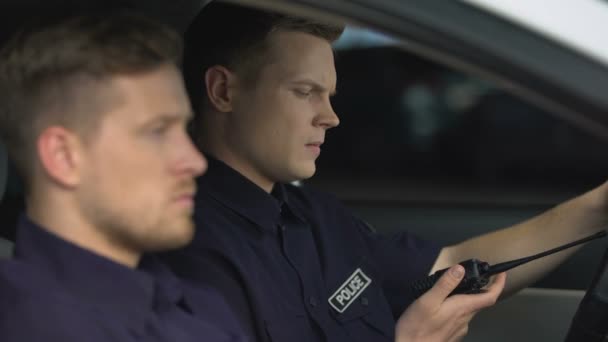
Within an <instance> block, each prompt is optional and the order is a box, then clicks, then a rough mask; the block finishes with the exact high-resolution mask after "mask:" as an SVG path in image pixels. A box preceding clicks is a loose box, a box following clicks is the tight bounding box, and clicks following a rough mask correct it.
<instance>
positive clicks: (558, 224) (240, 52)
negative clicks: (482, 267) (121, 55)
mask: <svg viewBox="0 0 608 342" xmlns="http://www.w3.org/2000/svg"><path fill="white" fill-rule="evenodd" d="M226 23H234V24H226ZM341 32H342V28H341V27H334V26H331V25H325V24H319V23H315V22H312V21H309V20H305V19H301V18H292V17H289V16H285V15H280V14H276V13H269V12H264V11H260V10H254V9H246V8H241V7H238V6H235V5H230V4H226V3H221V2H212V3H211V4H209V5H207V7H206V8H204V9H203V10H202V11H201V13H200V14H199V15H198V17H197V18H196V19H195V21H194V23H193V24H192V25H191V27H190V28H189V30H188V32H187V34H186V56H185V66H184V67H185V76H186V83H187V87H188V90H189V93H190V95H191V100H192V101H193V105H194V107H195V110H196V111H197V113H198V116H197V117H196V120H195V122H194V127H193V128H194V134H195V135H194V138H195V140H196V143H197V145H198V146H199V147H200V148H201V149H202V150H203V151H204V152H205V153H206V155H208V156H210V158H209V170H208V172H207V174H205V175H204V176H203V177H200V178H199V189H200V190H199V192H198V194H197V197H196V199H195V202H196V207H195V222H196V224H197V231H196V236H195V239H194V241H193V243H192V244H191V245H189V246H188V247H186V248H185V249H182V250H180V251H179V252H177V253H173V254H171V255H170V256H168V258H167V260H168V261H169V262H170V264H171V265H172V267H173V269H174V270H175V271H176V272H177V273H178V274H179V275H181V276H182V277H183V278H184V279H185V280H186V281H188V282H189V283H191V284H195V285H196V284H199V285H205V286H208V285H211V286H213V287H215V288H217V289H218V290H219V291H221V292H223V293H224V295H225V297H226V299H227V300H228V301H229V302H230V304H231V306H232V307H233V308H234V309H235V311H237V312H239V313H240V315H241V317H240V318H241V321H242V323H243V324H244V325H245V326H246V327H247V330H248V333H249V334H250V336H251V337H252V338H253V339H254V340H256V341H302V342H304V341H306V342H310V341H389V340H392V339H393V338H396V339H397V340H399V341H457V340H460V339H461V338H462V336H464V335H465V334H466V332H467V327H468V323H469V321H470V320H471V319H472V317H473V316H474V315H475V313H477V312H478V311H479V310H481V309H482V308H485V307H487V306H490V305H492V304H493V303H494V302H495V301H496V300H497V298H498V296H499V295H500V294H501V291H502V290H503V287H504V286H505V274H504V273H502V274H499V275H498V276H496V277H495V279H494V283H493V284H492V285H490V287H489V288H488V289H487V292H485V293H481V294H474V295H455V296H448V295H449V294H450V292H451V291H452V290H453V289H454V287H455V286H456V285H457V284H458V282H459V281H460V279H461V278H462V271H463V269H462V267H460V266H453V267H452V268H451V269H450V271H449V272H446V273H445V274H444V275H443V277H442V278H441V279H440V280H439V281H438V282H437V283H436V284H435V286H434V287H433V288H432V289H431V290H429V291H428V292H426V293H425V294H424V295H422V296H421V297H420V298H418V299H416V300H414V299H415V298H413V297H412V296H411V293H410V292H409V291H408V286H409V285H410V284H411V283H412V282H413V281H415V280H417V279H420V278H423V277H425V276H426V275H428V274H429V273H433V272H434V271H436V270H439V269H444V268H447V267H450V266H452V265H455V264H457V263H458V262H460V261H463V260H466V259H470V258H479V259H482V260H484V261H488V262H490V263H495V262H500V261H504V260H509V259H515V258H518V257H520V256H524V255H530V254H534V253H536V252H538V251H541V250H545V249H548V248H551V247H554V246H557V245H559V244H561V243H563V242H567V241H570V240H574V239H576V238H578V237H582V236H584V235H586V234H588V233H590V232H594V231H598V230H600V229H601V227H602V226H603V225H604V224H605V223H606V214H605V210H604V208H605V207H604V205H605V202H606V198H605V197H606V193H607V190H606V185H604V186H602V187H600V188H598V189H596V190H594V191H591V192H589V193H587V194H584V195H582V196H581V197H579V198H576V199H574V200H572V201H569V202H567V203H565V204H562V205H560V206H558V207H557V208H555V209H553V210H550V211H549V212H547V213H544V214H542V215H540V216H538V217H535V218H532V219H531V220H528V221H526V222H523V223H521V224H519V225H517V226H515V227H510V228H507V229H504V230H500V231H497V232H494V233H491V234H487V235H484V236H480V237H477V238H474V239H471V240H468V241H464V242H462V243H460V244H457V245H454V246H440V245H437V244H435V243H433V242H429V241H423V240H420V239H418V238H416V237H415V236H412V235H411V234H408V233H401V234H398V235H395V236H382V235H380V234H378V233H376V232H375V231H374V230H373V229H372V228H370V227H369V226H368V225H366V224H365V223H364V222H362V221H361V220H359V219H357V218H356V217H354V216H353V215H352V214H351V213H350V212H349V211H348V210H347V209H346V208H345V207H344V206H343V205H341V204H340V203H339V202H338V201H336V200H335V199H334V198H332V197H331V196H329V195H327V194H324V193H320V192H317V191H315V190H313V189H309V188H306V187H302V188H300V187H296V186H293V185H290V184H289V183H290V182H292V181H295V180H302V179H306V178H309V177H311V176H312V175H313V174H314V173H315V160H316V158H317V157H318V156H319V153H320V151H321V145H322V144H323V142H324V140H325V133H326V132H327V130H329V129H330V128H333V127H336V126H337V125H338V124H339V119H338V117H337V115H336V114H335V113H334V111H333V109H332V106H331V104H330V96H331V95H332V94H333V93H334V92H335V88H336V81H337V80H336V72H335V68H334V59H333V57H334V56H333V51H332V48H331V42H332V41H334V40H335V39H337V38H338V37H339V36H340V34H341ZM206 52H213V53H212V54H207V53H206ZM370 120H373V118H370ZM497 246H500V248H497ZM571 252H572V250H570V251H569V252H563V253H561V254H559V255H556V256H551V257H547V258H545V259H543V260H542V261H537V262H535V263H532V264H528V265H525V266H521V267H520V268H517V269H515V270H513V271H510V274H509V276H508V279H509V280H508V282H506V287H504V288H505V293H512V292H514V291H517V290H518V289H521V288H523V287H525V286H527V285H528V284H531V283H532V282H534V281H535V280H537V279H539V278H540V277H542V276H543V275H544V274H545V273H547V272H548V271H549V270H551V269H552V268H553V267H555V266H556V265H557V264H559V263H560V262H561V261H562V260H564V259H565V258H566V257H567V255H569V253H571Z"/></svg>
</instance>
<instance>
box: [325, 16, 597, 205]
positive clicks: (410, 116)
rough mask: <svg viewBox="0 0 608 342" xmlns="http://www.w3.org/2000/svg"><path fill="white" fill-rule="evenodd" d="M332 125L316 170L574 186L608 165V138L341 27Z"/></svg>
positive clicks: (445, 181) (382, 39)
mask: <svg viewBox="0 0 608 342" xmlns="http://www.w3.org/2000/svg"><path fill="white" fill-rule="evenodd" d="M335 49H336V68H337V73H338V92H337V95H336V96H335V97H334V98H333V105H334V108H335V110H336V112H337V113H338V115H339V116H340V117H341V119H342V120H341V124H340V127H338V128H336V129H334V130H332V131H330V132H329V133H328V139H327V142H326V144H325V145H324V149H323V153H322V155H321V158H320V160H319V172H318V174H317V176H316V178H317V180H323V179H327V180H329V179H335V178H339V179H341V180H345V179H353V180H357V181H374V180H378V181H380V180H386V179H392V180H398V181H415V182H416V183H418V184H429V185H444V186H445V185H447V186H449V185H459V186H466V187H467V188H469V189H475V188H487V187H499V188H511V189H512V188H513V187H516V188H520V189H522V190H525V189H545V190H550V191H553V192H556V191H563V192H567V193H576V192H580V191H582V190H584V189H587V188H589V187H592V186H594V185H597V184H599V183H600V182H601V181H603V180H604V178H605V177H606V175H607V174H608V172H607V171H608V160H607V159H606V158H604V157H603V153H604V152H603V151H604V150H605V148H606V147H608V141H606V140H603V139H601V138H598V137H595V136H593V135H591V134H590V133H588V132H586V131H583V130H582V129H580V128H578V127H576V126H574V125H573V124H571V123H569V122H566V121H563V120H562V119H560V118H558V117H557V116H556V115H553V114H552V113H551V112H547V111H545V110H543V109H541V108H538V107H536V106H534V105H531V104H529V103H527V102H526V101H523V100H521V99H519V98H518V97H516V96H514V95H511V94H509V93H508V92H506V91H504V90H501V89H499V88H497V87H495V86H493V85H492V84H491V83H488V82H486V81H484V80H480V79H478V78H475V77H473V76H469V75H466V74H463V73H460V72H458V71H455V70H452V69H450V68H447V67H444V66H442V65H439V64H436V63H434V62H431V61H429V60H426V59H423V58H420V57H417V56H415V55H412V54H410V53H408V52H406V51H405V50H403V49H401V48H400V47H399V46H398V43H397V42H396V40H394V39H391V38H389V37H387V36H385V35H382V34H380V33H377V32H373V31H369V30H365V29H358V28H354V27H349V28H348V29H347V30H346V31H345V34H344V35H343V37H342V38H341V39H340V40H339V41H337V42H336V43H335Z"/></svg>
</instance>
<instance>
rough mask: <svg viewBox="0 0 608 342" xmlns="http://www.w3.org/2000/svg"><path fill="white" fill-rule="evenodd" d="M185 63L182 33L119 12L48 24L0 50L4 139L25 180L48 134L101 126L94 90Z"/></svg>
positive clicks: (32, 28)
mask: <svg viewBox="0 0 608 342" xmlns="http://www.w3.org/2000/svg"><path fill="white" fill-rule="evenodd" d="M181 56H182V41H181V38H180V36H179V34H177V33H176V32H174V31H173V30H172V29H170V28H168V27H166V26H163V25H161V24H159V23H156V22H154V21H151V20H149V19H147V18H144V17H142V16H140V15H136V14H133V13H127V12H122V11H121V12H114V13H106V14H97V15H91V14H89V15H78V16H71V17H69V18H67V17H66V18H62V19H59V18H53V19H45V20H44V21H39V22H38V23H37V24H35V25H30V26H29V27H28V28H27V29H24V30H22V31H20V32H19V33H17V34H16V35H15V36H14V37H12V39H11V40H10V41H9V42H8V43H7V44H6V46H5V47H4V48H3V49H2V51H0V135H1V137H2V139H3V140H4V142H5V144H6V147H7V150H8V152H9V155H10V156H11V158H12V159H13V161H14V162H15V165H16V166H17V168H18V169H19V171H20V173H21V174H22V175H23V176H24V177H26V178H27V177H29V176H30V174H29V173H30V172H31V170H32V163H33V162H34V160H35V155H36V154H35V141H36V137H37V136H38V135H39V134H40V132H41V131H42V130H43V129H44V128H45V127H48V126H49V125H54V124H58V125H63V126H66V127H69V128H74V127H80V126H79V125H81V124H82V123H86V125H87V126H91V122H96V120H97V119H98V116H99V113H98V112H99V111H100V110H99V109H100V108H95V105H96V104H98V103H99V102H101V100H98V99H96V95H98V94H96V93H95V92H94V91H93V92H92V93H91V92H90V90H91V89H93V90H94V89H95V88H94V87H95V86H96V85H97V84H101V83H103V82H104V81H107V80H108V79H109V78H110V77H112V76H117V75H129V74H138V73H144V72H147V71H152V70H154V69H156V68H158V67H161V66H162V65H165V64H167V63H173V64H175V65H179V64H180V61H181ZM92 87H93V88H92ZM87 91H89V92H87ZM96 100H98V101H96ZM78 103H80V104H81V105H80V106H77V105H78ZM89 104H90V105H89ZM83 107H85V108H87V110H85V111H82V110H81V109H82V108H83ZM90 107H93V108H90Z"/></svg>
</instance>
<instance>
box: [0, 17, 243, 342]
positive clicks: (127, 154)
mask: <svg viewBox="0 0 608 342" xmlns="http://www.w3.org/2000/svg"><path fill="white" fill-rule="evenodd" d="M181 45H182V43H181V40H180V38H179V36H178V35H177V34H176V33H175V32H173V31H172V30H170V29H168V28H166V27H164V26H161V25H159V24H157V23H154V22H152V21H149V20H147V19H145V18H142V17H140V16H136V15H131V14H113V15H108V16H105V15H89V16H77V17H71V18H69V19H64V20H61V21H47V22H46V23H44V24H39V25H37V26H35V27H31V28H30V29H28V30H25V31H22V32H21V33H19V34H18V35H16V36H15V37H14V38H13V39H12V40H11V41H10V42H9V43H8V44H7V45H6V46H5V47H4V48H3V50H2V52H1V53H0V128H1V131H0V133H1V136H2V139H3V140H4V142H5V143H6V146H7V149H8V152H9V155H10V156H11V157H12V159H13V161H14V162H15V165H16V166H17V168H18V170H19V172H20V175H21V176H22V177H23V180H24V183H25V188H26V189H25V190H26V204H27V210H26V213H25V214H24V215H23V216H22V218H21V219H20V221H19V226H18V230H17V238H16V243H15V251H14V256H13V258H12V259H11V260H6V261H3V262H1V263H0V340H2V341H4V342H12V341H15V342H23V341H31V342H34V341H62V342H70V341H74V342H76V341H78V342H81V341H87V342H101V341H171V342H177V341H184V342H190V341H192V342H193V341H200V340H201V339H203V338H204V339H205V340H206V341H237V340H240V337H239V332H238V328H237V327H236V326H235V325H233V324H235V321H234V320H233V319H232V318H231V316H230V314H229V311H228V310H227V309H226V307H225V304H224V302H223V301H222V300H221V298H220V297H219V296H218V295H217V294H215V293H213V292H210V291H208V290H205V289H203V288H199V289H198V290H196V291H190V290H189V289H188V288H186V287H184V286H182V285H181V284H180V282H179V281H178V279H177V278H175V277H174V276H173V275H172V273H171V272H170V271H169V270H168V269H167V268H166V267H165V266H163V265H162V264H161V263H160V262H158V261H157V260H156V259H154V258H151V257H150V258H142V254H143V253H145V252H155V251H162V250H168V249H172V248H177V247H180V246H183V245H184V244H186V243H188V242H189V241H190V240H191V238H192V235H193V223H192V219H191V215H192V211H193V196H194V192H195V189H196V185H195V182H194V177H196V176H199V175H200V174H202V173H203V172H204V171H205V169H206V166H207V165H206V161H205V159H204V158H203V156H202V155H201V154H200V153H199V152H198V151H197V150H196V149H195V148H194V146H193V145H192V143H191V141H190V140H189V137H188V135H187V134H186V131H185V125H186V122H187V121H188V120H189V119H190V116H191V107H190V104H189V101H188V100H187V95H186V92H185V89H184V86H183V80H182V77H181V74H180V72H179V69H178V62H180V59H181ZM205 310H207V311H205ZM210 314H212V315H213V316H214V317H213V319H214V321H215V322H214V323H213V324H212V323H210V322H209V321H208V320H207V319H206V318H205V317H207V316H205V315H210Z"/></svg>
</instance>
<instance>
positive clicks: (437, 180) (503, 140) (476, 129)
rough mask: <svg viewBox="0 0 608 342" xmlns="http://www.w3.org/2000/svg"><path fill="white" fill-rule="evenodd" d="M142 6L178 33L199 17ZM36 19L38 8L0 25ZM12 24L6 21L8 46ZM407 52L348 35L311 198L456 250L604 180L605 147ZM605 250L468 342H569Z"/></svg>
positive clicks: (6, 249) (2, 184) (2, 209)
mask: <svg viewBox="0 0 608 342" xmlns="http://www.w3.org/2000/svg"><path fill="white" fill-rule="evenodd" d="M203 2H204V1H203ZM242 2H243V3H245V4H246V5H249V4H250V3H251V2H252V1H242ZM138 5H139V6H142V7H145V8H144V10H145V11H147V12H148V13H149V14H151V15H152V16H155V17H158V18H161V19H162V20H164V21H165V22H168V23H170V24H172V25H174V26H175V27H177V28H178V29H180V30H182V31H183V30H184V28H185V27H186V26H187V22H188V20H189V19H190V18H191V17H193V16H194V14H195V13H196V11H197V10H198V9H199V8H200V7H201V6H202V3H201V1H187V0H181V1H177V2H174V4H173V5H172V6H171V7H170V9H169V10H167V8H166V6H162V2H161V1H149V2H148V4H143V2H141V3H138ZM37 6H40V3H39V2H37V1H31V0H30V1H29V2H25V3H22V4H21V5H20V7H19V9H12V8H11V9H9V11H2V12H4V13H10V11H15V13H16V12H17V11H19V12H21V11H23V10H24V9H25V11H26V12H27V11H34V10H33V8H39V7H37ZM268 6H270V7H271V8H277V9H281V8H282V7H281V6H280V5H277V2H273V1H268V2H267V4H266V7H268ZM38 10H39V9H38ZM302 13H307V14H308V15H313V16H314V15H315V14H317V13H318V11H317V12H315V11H312V10H310V11H302ZM2 17H6V15H3V16H2ZM323 18H324V19H327V18H333V17H332V16H327V17H323ZM15 21H18V20H17V19H15V17H13V18H12V19H11V20H10V24H9V23H8V21H5V23H4V24H3V25H2V26H1V27H0V28H1V29H2V32H1V33H0V36H1V37H5V36H7V35H8V32H9V31H10V29H9V27H12V26H11V25H14V24H15ZM402 38H403V37H400V36H397V35H395V34H390V33H387V32H386V31H383V30H379V29H377V28H375V27H373V26H367V25H364V24H362V23H361V22H359V21H357V20H352V21H349V25H348V27H347V30H346V32H345V34H344V36H343V37H342V38H341V39H340V40H339V41H337V42H336V43H335V47H334V48H335V51H336V69H337V73H338V91H337V95H336V96H335V97H334V98H333V100H332V104H333V105H334V108H335V111H336V112H337V113H338V115H340V118H341V125H340V127H339V128H336V129H334V130H332V131H330V132H329V133H328V138H327V143H326V144H325V145H324V146H323V148H324V150H323V153H322V154H321V157H320V159H319V161H318V170H319V171H318V174H317V175H316V176H315V177H314V178H313V179H311V180H307V181H305V182H304V183H303V184H304V186H314V187H317V188H320V189H322V190H325V191H328V192H331V193H333V194H334V195H336V196H337V197H338V198H339V199H340V200H342V201H343V202H344V203H345V204H346V205H347V206H349V207H350V208H352V209H353V211H354V212H355V213H356V214H357V215H359V216H360V217H361V218H362V219H364V220H365V221H367V222H369V223H370V224H371V225H372V226H374V227H375V228H376V229H377V230H378V231H379V232H383V233H391V232H396V231H400V230H409V231H411V232H413V233H416V234H418V235H419V236H421V237H424V238H428V239H433V240H435V241H438V242H440V243H443V244H446V245H447V244H451V243H455V242H458V241H462V240H463V239H466V238H468V237H472V236H475V235H478V234H481V233H484V232H488V231H491V230H494V229H498V228H501V227H506V226H509V225H511V224H515V223H517V222H520V221H522V220H525V219H526V218H529V217H532V216H533V215H535V214H538V213H540V212H542V211H544V210H546V209H549V208H551V207H552V206H554V205H556V204H558V203H560V202H562V201H564V200H566V199H568V198H571V197H573V196H575V195H576V194H580V193H582V192H583V191H585V190H589V189H591V188H592V187H594V186H597V185H599V184H600V183H601V182H603V181H605V180H606V178H607V176H608V159H606V158H605V152H604V151H606V148H608V138H607V137H608V135H602V134H595V133H593V132H592V131H591V130H589V129H586V126H585V125H577V124H576V122H575V121H572V120H565V119H564V117H563V116H562V115H561V114H559V113H555V112H553V111H552V108H553V107H551V106H546V107H543V106H541V105H539V103H536V102H534V103H533V102H530V101H528V99H527V98H525V97H521V96H519V94H518V93H517V92H512V91H509V90H512V89H509V87H505V86H504V84H503V83H500V82H495V81H496V80H495V79H493V78H492V77H487V78H484V77H482V76H481V75H479V74H471V73H469V72H467V71H466V70H461V69H458V68H457V67H456V66H455V65H449V64H446V63H441V62H440V61H438V60H435V59H432V58H429V57H428V56H424V55H422V54H419V53H416V51H411V49H408V44H405V43H404V40H403V39H402ZM532 86H533V85H532ZM602 146H604V147H602ZM7 159H8V158H7V156H6V152H5V150H4V149H3V148H2V147H1V146H0V220H1V221H0V222H1V227H2V229H0V237H1V238H0V258H9V257H10V254H11V248H12V247H11V246H12V243H11V241H12V240H14V230H13V229H12V227H13V226H14V222H15V221H16V219H17V217H18V215H19V214H20V213H21V212H22V211H23V191H22V188H21V186H20V182H19V180H18V179H17V177H16V176H15V175H14V171H13V170H12V169H11V167H10V165H9V163H8V161H7ZM497 248H500V246H497ZM605 249H606V243H605V242H604V241H598V242H592V243H589V244H588V245H586V246H584V247H583V248H581V250H580V251H578V252H577V253H576V255H575V256H574V257H572V258H570V259H569V260H568V261H566V262H565V263H564V264H563V265H561V266H560V267H558V268H557V269H556V270H555V271H554V272H552V273H551V274H549V275H548V276H547V277H545V278H544V279H542V280H540V281H539V282H538V283H537V284H535V285H534V286H532V287H530V288H528V289H525V290H523V291H521V292H520V293H518V294H516V295H514V296H512V297H510V298H508V299H506V300H504V301H502V302H500V303H498V304H497V305H496V306H494V307H492V308H490V309H488V310H485V311H483V312H482V313H480V314H479V315H477V317H476V318H475V319H474V320H473V322H472V325H471V328H470V331H469V334H468V336H467V337H466V338H465V341H469V342H476V341H496V342H501V341H514V340H519V341H558V340H563V337H564V336H565V335H566V332H567V331H568V327H569V326H570V324H571V321H572V318H573V316H574V314H575V312H576V310H577V307H578V305H579V303H580V301H581V299H582V298H583V296H584V294H585V290H586V289H587V288H588V287H589V284H590V283H591V281H592V279H593V277H594V275H595V273H596V270H597V267H598V265H599V264H600V261H601V260H602V255H603V254H604V251H605ZM539 252H541V251H539ZM522 257H524V256H522ZM1 339H2V338H1V332H0V340H1Z"/></svg>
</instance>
